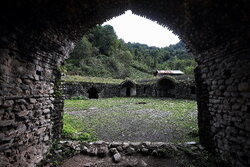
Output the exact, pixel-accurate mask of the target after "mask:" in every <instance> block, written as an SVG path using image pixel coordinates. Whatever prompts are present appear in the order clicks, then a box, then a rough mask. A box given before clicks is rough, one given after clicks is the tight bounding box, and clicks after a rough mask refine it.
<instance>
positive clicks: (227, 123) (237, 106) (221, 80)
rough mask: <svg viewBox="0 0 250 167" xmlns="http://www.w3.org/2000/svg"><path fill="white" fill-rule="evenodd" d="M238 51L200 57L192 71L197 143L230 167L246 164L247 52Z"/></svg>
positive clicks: (249, 158)
mask: <svg viewBox="0 0 250 167" xmlns="http://www.w3.org/2000/svg"><path fill="white" fill-rule="evenodd" d="M242 47H244V45H241V46H238V45H233V46H231V48H230V52H228V48H226V47H224V48H223V47H222V48H217V50H216V51H215V50H214V52H212V51H211V54H207V55H206V54H204V55H200V57H197V59H198V62H199V66H198V67H197V69H196V81H197V85H198V87H197V90H198V94H197V100H198V110H199V119H198V120H199V128H200V135H201V136H203V138H201V140H200V142H201V143H202V144H204V145H207V146H208V148H210V149H211V150H216V152H219V153H220V154H221V155H222V157H223V158H224V159H225V160H227V159H229V160H230V162H232V163H233V165H234V166H247V165H248V164H249V163H250V145H249V144H250V141H249V138H250V77H249V76H250V71H249V67H250V50H249V49H243V48H242ZM232 48H233V49H232Z"/></svg>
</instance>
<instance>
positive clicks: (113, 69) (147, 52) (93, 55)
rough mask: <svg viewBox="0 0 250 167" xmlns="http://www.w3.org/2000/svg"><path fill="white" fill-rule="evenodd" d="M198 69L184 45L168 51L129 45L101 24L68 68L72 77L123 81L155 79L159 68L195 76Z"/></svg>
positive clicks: (79, 47) (80, 46) (86, 38)
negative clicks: (194, 73)
mask: <svg viewBox="0 0 250 167" xmlns="http://www.w3.org/2000/svg"><path fill="white" fill-rule="evenodd" d="M195 66H196V63H195V61H194V59H193V57H192V55H191V53H188V52H187V50H186V48H185V45H184V43H182V42H179V43H177V44H175V45H170V46H169V47H164V48H158V47H149V46H147V45H145V44H139V43H125V42H124V41H123V40H122V39H118V37H117V35H116V33H115V31H114V29H113V27H112V26H110V25H106V26H100V25H97V26H96V27H95V28H93V29H91V30H90V31H89V32H88V33H87V34H86V35H84V36H83V38H82V40H81V41H80V42H79V43H78V45H77V46H76V47H75V49H74V51H73V52H72V53H71V55H70V58H69V59H68V60H67V62H66V65H65V67H66V69H67V74H68V75H82V76H92V77H104V78H119V79H125V78H130V79H146V78H152V77H153V72H154V71H155V70H157V69H164V70H181V71H183V72H184V73H185V74H188V75H192V74H193V69H194V68H195Z"/></svg>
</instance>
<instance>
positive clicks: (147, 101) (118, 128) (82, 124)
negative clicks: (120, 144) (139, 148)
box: [64, 98, 198, 143]
mask: <svg viewBox="0 0 250 167" xmlns="http://www.w3.org/2000/svg"><path fill="white" fill-rule="evenodd" d="M65 111H66V112H65V114H64V134H66V135H65V136H66V137H72V133H78V134H80V139H81V140H89V141H91V140H97V139H100V140H107V141H113V140H114V141H115V140H116V141H117V140H119V141H126V140H130V141H145V140H148V141H167V142H174V143H177V142H185V141H197V140H198V139H197V131H198V130H197V129H198V128H197V105H196V102H195V101H190V100H178V99H162V98H161V99H155V98H107V99H97V100H66V101H65ZM75 138H76V139H79V136H77V137H75Z"/></svg>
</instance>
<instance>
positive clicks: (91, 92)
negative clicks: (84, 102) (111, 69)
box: [87, 86, 100, 99]
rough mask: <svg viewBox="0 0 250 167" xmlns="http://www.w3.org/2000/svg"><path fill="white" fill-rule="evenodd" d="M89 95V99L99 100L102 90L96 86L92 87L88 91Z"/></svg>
mask: <svg viewBox="0 0 250 167" xmlns="http://www.w3.org/2000/svg"><path fill="white" fill-rule="evenodd" d="M87 93H88V98H89V99H98V98H99V93H100V90H98V89H97V88H96V87H95V86H92V87H90V88H89V89H88V90H87Z"/></svg>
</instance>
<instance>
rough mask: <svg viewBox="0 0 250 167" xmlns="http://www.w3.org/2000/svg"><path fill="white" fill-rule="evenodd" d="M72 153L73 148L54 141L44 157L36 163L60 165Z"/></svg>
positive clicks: (40, 166)
mask: <svg viewBox="0 0 250 167" xmlns="http://www.w3.org/2000/svg"><path fill="white" fill-rule="evenodd" d="M73 155H74V150H73V149H71V148H70V147H62V145H60V144H59V141H54V142H53V144H52V146H51V148H50V149H49V151H48V153H47V155H46V156H45V158H44V159H43V160H42V161H41V162H40V163H39V164H38V165H37V166H38V167H44V166H55V167H56V166H60V165H62V164H63V162H64V160H65V159H67V158H70V157H72V156H73Z"/></svg>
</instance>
